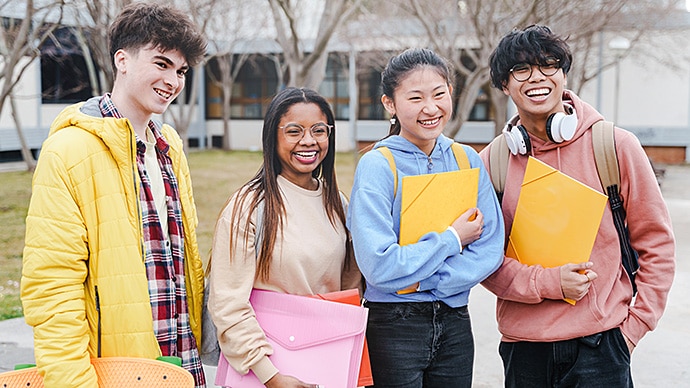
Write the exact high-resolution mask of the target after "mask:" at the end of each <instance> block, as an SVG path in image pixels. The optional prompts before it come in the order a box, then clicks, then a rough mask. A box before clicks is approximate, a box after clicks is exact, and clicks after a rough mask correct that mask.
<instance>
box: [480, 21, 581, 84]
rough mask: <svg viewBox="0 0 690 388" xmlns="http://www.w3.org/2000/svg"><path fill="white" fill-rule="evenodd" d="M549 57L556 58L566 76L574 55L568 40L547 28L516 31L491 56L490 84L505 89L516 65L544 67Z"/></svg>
mask: <svg viewBox="0 0 690 388" xmlns="http://www.w3.org/2000/svg"><path fill="white" fill-rule="evenodd" d="M547 57H555V58H557V59H558V60H559V66H560V68H561V69H563V74H568V71H570V64H571V63H572V61H573V56H572V54H571V52H570V47H569V46H568V43H566V41H565V39H563V38H561V37H560V36H558V35H556V34H554V33H553V32H552V31H551V29H550V28H549V27H546V26H540V25H532V26H529V27H527V28H525V29H523V30H517V29H515V30H513V31H511V32H509V33H508V34H506V35H505V36H504V37H503V38H502V39H501V41H500V42H499V43H498V46H497V47H496V49H495V50H494V51H493V52H492V53H491V56H490V57H489V64H490V66H491V85H493V86H494V87H495V88H498V89H503V87H504V86H505V85H506V84H507V83H508V77H510V69H511V68H512V67H513V66H515V65H516V64H518V63H531V64H543V63H544V62H545V61H546V58H547Z"/></svg>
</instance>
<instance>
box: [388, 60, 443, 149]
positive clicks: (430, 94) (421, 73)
mask: <svg viewBox="0 0 690 388" xmlns="http://www.w3.org/2000/svg"><path fill="white" fill-rule="evenodd" d="M451 92H452V88H451V87H450V86H449V85H448V83H447V82H446V79H445V78H444V77H442V76H441V75H440V74H439V73H438V71H437V70H436V69H435V68H433V67H431V66H421V67H419V68H416V69H414V70H411V71H410V72H409V73H407V74H406V75H405V76H404V78H403V79H402V80H401V82H400V84H399V85H398V87H397V88H395V91H394V93H393V96H392V98H391V97H390V96H386V95H384V96H383V97H382V98H381V102H382V103H383V106H384V107H385V108H386V110H387V111H388V113H390V114H391V115H395V116H396V117H397V119H398V121H399V122H400V136H402V137H404V138H405V139H407V140H408V141H410V142H411V143H412V144H414V145H416V146H417V147H418V148H419V149H420V150H422V152H424V153H425V154H427V155H429V154H431V151H432V150H433V148H434V145H435V144H436V138H437V137H438V136H439V135H441V133H442V132H443V129H444V128H445V126H446V123H447V122H448V120H450V118H451V115H452V113H453V106H452V99H451Z"/></svg>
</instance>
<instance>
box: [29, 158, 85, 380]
mask: <svg viewBox="0 0 690 388" xmlns="http://www.w3.org/2000/svg"><path fill="white" fill-rule="evenodd" d="M72 184H73V183H72V182H71V177H70V175H69V173H68V172H67V169H66V168H65V165H64V163H63V160H62V159H61V158H60V157H59V155H57V154H56V153H54V152H52V151H50V150H49V149H48V147H45V148H44V150H43V152H42V153H41V158H40V159H39V162H38V165H37V167H36V171H35V172H34V177H33V184H32V195H31V203H30V205H29V211H28V216H27V219H26V238H25V247H24V258H23V265H22V281H21V298H22V305H23V308H24V317H25V319H26V322H27V323H28V324H29V325H31V326H33V330H34V354H35V356H36V365H37V366H38V368H39V370H40V371H41V373H42V374H43V376H44V383H45V385H46V386H63V387H65V386H68V385H67V384H68V382H70V383H69V384H70V385H69V386H74V387H96V386H97V385H98V382H97V378H96V373H95V370H94V369H93V367H91V361H90V356H89V351H88V344H89V334H88V333H89V327H88V323H87V320H86V304H85V295H84V292H85V291H84V281H85V279H86V276H87V272H88V268H87V260H88V257H89V252H88V246H87V244H86V241H87V237H86V227H85V224H84V220H83V218H82V216H81V212H80V209H79V206H78V204H77V203H76V201H75V197H74V194H73V193H72V191H71V189H70V187H71V185H72Z"/></svg>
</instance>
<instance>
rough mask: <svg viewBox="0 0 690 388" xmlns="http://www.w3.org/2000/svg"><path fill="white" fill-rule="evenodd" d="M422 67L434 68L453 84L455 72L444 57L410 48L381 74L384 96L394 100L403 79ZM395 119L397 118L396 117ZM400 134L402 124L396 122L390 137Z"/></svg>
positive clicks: (424, 50) (392, 125) (397, 56)
mask: <svg viewBox="0 0 690 388" xmlns="http://www.w3.org/2000/svg"><path fill="white" fill-rule="evenodd" d="M422 66H429V67H431V68H433V69H434V70H435V71H436V72H437V73H438V75H440V76H441V77H442V78H443V79H445V80H446V82H448V85H452V84H453V72H452V71H451V67H450V65H449V64H448V61H446V60H445V59H444V58H443V57H441V56H440V55H438V54H436V53H435V52H433V51H432V50H429V49H425V48H410V49H407V50H405V51H403V52H402V53H400V54H398V55H396V56H394V57H392V58H391V59H390V60H389V61H388V64H387V65H386V68H385V69H383V72H381V88H382V89H383V94H385V95H386V96H388V97H389V98H391V99H393V94H394V92H395V89H396V88H397V87H398V86H400V83H401V82H402V81H403V79H404V78H405V77H406V76H407V75H408V74H409V73H410V72H411V71H412V70H416V69H418V68H420V67H422ZM394 118H395V116H394ZM399 134H400V122H399V121H398V120H395V122H394V123H393V124H391V127H390V129H389V131H388V136H392V135H399Z"/></svg>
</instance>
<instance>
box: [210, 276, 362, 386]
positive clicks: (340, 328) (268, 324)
mask: <svg viewBox="0 0 690 388" xmlns="http://www.w3.org/2000/svg"><path fill="white" fill-rule="evenodd" d="M249 301H250V303H251V305H252V307H253V308H254V312H255V313H256V319H257V321H258V322H259V325H261V328H262V329H263V331H264V333H266V338H267V339H268V342H269V343H270V344H271V346H273V354H272V355H271V356H270V357H271V361H272V362H273V364H274V365H275V366H276V367H277V368H278V370H279V371H280V373H282V374H286V375H290V376H295V377H297V378H298V379H300V380H302V381H303V382H305V383H308V384H320V385H321V386H324V387H326V388H354V387H356V386H357V379H358V374H359V367H360V363H361V361H362V348H363V347H364V334H365V331H366V323H367V315H368V309H366V308H364V307H360V306H353V305H348V304H343V303H338V302H331V301H327V300H322V299H316V298H311V297H304V296H297V295H289V294H282V293H277V292H272V291H264V290H253V291H252V295H251V297H250V299H249ZM215 383H216V385H220V386H224V387H233V388H254V387H256V388H263V387H264V385H263V384H261V383H260V382H259V380H258V379H257V378H256V376H255V375H254V373H253V372H251V371H250V372H249V373H248V374H247V375H244V376H243V375H240V374H239V373H237V372H236V371H235V369H233V368H232V367H231V366H230V365H229V364H228V362H227V360H226V359H225V357H224V356H223V354H222V353H221V356H220V359H219V360H218V370H217V371H216V381H215Z"/></svg>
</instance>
